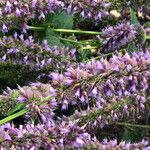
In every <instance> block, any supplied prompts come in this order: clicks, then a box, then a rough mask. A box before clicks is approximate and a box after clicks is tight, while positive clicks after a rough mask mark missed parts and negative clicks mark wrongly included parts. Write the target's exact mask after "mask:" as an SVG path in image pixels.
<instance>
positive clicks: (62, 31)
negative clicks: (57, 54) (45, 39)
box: [28, 26, 101, 35]
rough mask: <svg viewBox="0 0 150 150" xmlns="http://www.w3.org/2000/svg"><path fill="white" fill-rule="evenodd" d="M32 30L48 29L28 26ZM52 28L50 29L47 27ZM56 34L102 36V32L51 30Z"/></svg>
mask: <svg viewBox="0 0 150 150" xmlns="http://www.w3.org/2000/svg"><path fill="white" fill-rule="evenodd" d="M28 27H29V29H30V30H36V31H43V30H45V29H46V28H45V27H33V26H28ZM47 28H50V27H47ZM51 30H52V31H54V32H60V33H75V34H91V35H101V32H96V31H82V30H70V29H51Z"/></svg>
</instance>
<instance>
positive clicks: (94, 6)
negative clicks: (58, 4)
mask: <svg viewBox="0 0 150 150" xmlns="http://www.w3.org/2000/svg"><path fill="white" fill-rule="evenodd" d="M64 3H65V5H66V9H67V11H68V12H71V13H73V14H74V13H77V12H78V13H79V14H80V15H81V16H82V17H84V18H87V19H91V18H92V19H94V20H95V21H99V20H101V19H102V18H103V17H106V16H108V15H109V12H108V9H109V7H110V5H111V4H110V3H108V2H105V1H104V0H80V1H78V0H66V1H65V2H64Z"/></svg>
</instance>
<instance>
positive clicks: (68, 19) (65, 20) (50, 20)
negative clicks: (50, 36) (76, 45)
mask: <svg viewBox="0 0 150 150" xmlns="http://www.w3.org/2000/svg"><path fill="white" fill-rule="evenodd" d="M46 22H47V25H50V26H52V27H53V28H55V29H57V28H60V29H72V27H73V17H72V16H71V15H69V14H68V13H67V12H65V11H62V12H55V13H51V14H49V15H47V17H46Z"/></svg>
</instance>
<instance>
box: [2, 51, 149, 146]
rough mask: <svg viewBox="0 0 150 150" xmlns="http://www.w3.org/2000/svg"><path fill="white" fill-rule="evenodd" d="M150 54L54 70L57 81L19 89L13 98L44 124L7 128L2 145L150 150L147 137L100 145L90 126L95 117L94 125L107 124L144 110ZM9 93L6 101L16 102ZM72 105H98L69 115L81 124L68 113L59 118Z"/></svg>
mask: <svg viewBox="0 0 150 150" xmlns="http://www.w3.org/2000/svg"><path fill="white" fill-rule="evenodd" d="M149 58H150V52H149V51H147V52H146V53H143V52H140V53H133V55H132V56H129V55H128V54H126V55H124V56H113V57H112V58H111V59H110V60H109V61H107V60H105V59H101V60H100V61H91V62H88V63H87V64H84V63H81V64H79V67H78V68H69V69H67V71H66V72H65V73H64V74H58V73H51V77H52V79H53V81H52V84H51V85H50V84H42V83H32V84H31V85H30V86H28V87H19V90H18V91H17V94H15V96H14V99H13V100H15V101H16V100H17V101H18V103H23V104H25V106H26V108H27V110H28V111H27V112H26V117H27V118H28V119H31V118H32V117H31V116H33V115H34V118H37V123H38V124H35V125H34V124H30V123H29V124H27V125H23V126H20V127H18V128H15V127H14V126H13V125H10V124H5V125H3V126H1V127H0V130H1V134H0V137H1V139H2V142H1V143H2V144H1V148H3V149H7V148H8V147H12V148H18V147H19V148H24V149H29V147H30V148H32V147H33V148H32V149H38V148H40V147H43V148H45V149H47V148H51V149H61V148H62V149H65V148H67V149H71V148H74V149H78V148H80V149H85V148H87V149H88V148H89V149H90V148H95V147H96V148H101V149H112V148H113V149H116V148H120V149H129V148H130V149H132V148H133V149H138V148H141V147H142V148H148V149H149V147H146V145H147V143H148V142H145V141H142V142H141V143H137V144H130V143H125V142H121V143H119V144H117V141H116V140H113V141H107V140H104V141H103V142H101V143H100V142H98V141H97V140H96V138H95V137H93V138H92V137H91V136H90V134H89V133H87V129H86V128H85V127H86V126H85V125H86V123H87V122H90V121H93V124H92V125H93V126H96V125H99V126H100V127H104V125H105V124H107V123H109V124H110V122H112V121H116V120H119V119H120V118H121V117H122V118H123V116H122V114H126V116H129V114H130V112H132V110H133V107H135V108H136V109H139V110H141V111H142V110H144V107H145V102H146V100H148V96H149V95H147V94H148V93H146V91H147V90H148V89H149V87H150V76H149V75H150V72H149V70H150V68H149V67H150V61H149V60H150V59H149ZM52 86H53V87H52ZM62 87H63V88H62ZM9 91H10V90H9ZM10 93H12V91H11V92H10ZM11 95H12V94H11ZM9 96H10V94H8V93H6V92H5V93H4V95H3V96H1V101H3V99H4V100H5V102H6V99H7V100H10V99H9V98H8V97H9ZM133 99H134V100H133ZM89 100H91V102H90V101H89ZM126 100H127V102H126ZM94 101H95V102H94ZM69 103H71V104H78V105H80V103H81V104H84V103H85V104H86V103H88V105H89V107H88V108H90V107H91V106H92V107H91V108H90V110H89V109H87V110H85V111H81V112H75V113H74V114H73V116H71V117H70V119H69V120H73V122H74V121H75V123H73V122H70V121H68V118H66V117H62V118H59V117H58V116H55V113H54V111H55V109H57V107H58V106H59V105H60V104H61V105H62V109H67V107H68V104H69ZM112 104H113V105H112ZM93 105H94V107H93ZM84 109H85V108H84ZM118 110H119V111H118ZM7 112H8V111H7ZM137 112H138V111H137ZM137 115H138V114H137ZM29 116H30V117H29ZM55 117H56V118H55ZM54 118H55V119H54ZM90 119H91V120H90ZM126 119H127V118H126ZM109 120H111V121H109ZM29 122H30V121H29ZM83 128H84V130H83ZM29 139H30V140H29Z"/></svg>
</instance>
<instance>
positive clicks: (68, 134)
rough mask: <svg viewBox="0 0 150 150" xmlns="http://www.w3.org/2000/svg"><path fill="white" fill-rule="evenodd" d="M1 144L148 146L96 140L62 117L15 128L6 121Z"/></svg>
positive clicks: (0, 132) (34, 146)
mask: <svg viewBox="0 0 150 150" xmlns="http://www.w3.org/2000/svg"><path fill="white" fill-rule="evenodd" d="M0 137H1V141H2V143H1V145H0V148H1V149H3V150H6V149H8V148H11V149H20V148H21V149H32V150H37V149H39V148H45V149H51V150H55V149H56V150H63V149H68V150H69V149H70V150H71V149H88V150H90V149H108V150H112V149H140V148H142V149H149V148H150V147H148V146H147V145H148V142H147V141H146V140H142V141H141V142H139V143H134V144H131V143H125V142H123V141H122V142H120V143H119V144H118V143H117V140H112V141H108V140H107V139H104V141H103V142H101V143H100V142H98V141H97V139H96V138H95V137H93V138H92V137H91V136H90V135H89V134H88V133H87V132H86V131H85V130H84V128H83V127H82V128H81V127H79V126H78V124H77V121H75V122H72V121H69V122H65V121H62V122H61V123H59V125H52V124H51V123H47V124H37V125H34V124H26V125H24V126H23V125H20V126H19V127H18V128H16V127H15V126H14V125H11V124H9V123H7V124H5V125H2V126H1V127H0Z"/></svg>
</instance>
